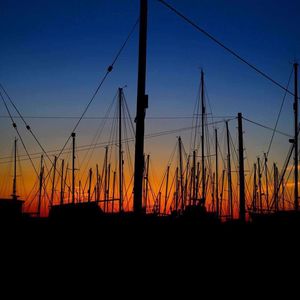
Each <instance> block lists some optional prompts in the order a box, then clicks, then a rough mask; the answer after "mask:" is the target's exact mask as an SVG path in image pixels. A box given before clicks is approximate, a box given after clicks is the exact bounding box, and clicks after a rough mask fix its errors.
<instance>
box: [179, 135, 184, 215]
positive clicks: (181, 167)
mask: <svg viewBox="0 0 300 300" xmlns="http://www.w3.org/2000/svg"><path fill="white" fill-rule="evenodd" d="M178 150H179V172H180V194H181V209H182V210H183V208H184V195H183V193H184V192H183V165H182V142H181V137H179V138H178Z"/></svg>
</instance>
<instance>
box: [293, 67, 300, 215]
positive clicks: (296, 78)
mask: <svg viewBox="0 0 300 300" xmlns="http://www.w3.org/2000/svg"><path fill="white" fill-rule="evenodd" d="M294 76H295V79H294V89H295V91H294V115H295V124H294V125H295V136H294V145H295V147H294V153H295V164H294V172H295V173H294V209H295V210H298V207H299V202H298V127H299V124H298V64H297V63H294Z"/></svg>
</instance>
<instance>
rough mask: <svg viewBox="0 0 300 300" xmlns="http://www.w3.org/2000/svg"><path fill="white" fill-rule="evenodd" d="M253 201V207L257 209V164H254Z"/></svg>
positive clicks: (254, 209)
mask: <svg viewBox="0 0 300 300" xmlns="http://www.w3.org/2000/svg"><path fill="white" fill-rule="evenodd" d="M252 198H253V202H252V209H253V211H256V208H257V203H256V201H257V183H256V164H254V176H253V197H252Z"/></svg>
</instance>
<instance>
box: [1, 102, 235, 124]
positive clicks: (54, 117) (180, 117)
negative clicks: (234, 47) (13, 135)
mask: <svg viewBox="0 0 300 300" xmlns="http://www.w3.org/2000/svg"><path fill="white" fill-rule="evenodd" d="M126 105H127V103H126ZM129 115H130V114H129ZM12 116H13V118H14V119H21V117H20V116H18V115H12ZM195 116H197V114H195V113H194V114H193V116H163V115H162V116H153V117H151V116H146V117H145V119H146V120H188V119H194V118H195ZM234 117H235V116H215V115H214V116H213V118H214V119H227V118H234ZM23 118H26V119H49V120H50V119H57V120H59V119H62V120H66V119H70V120H72V119H76V120H77V119H78V118H79V116H31V115H29V116H23ZM113 118H114V117H105V116H101V117H83V118H82V119H83V120H102V119H106V120H110V119H113ZM0 119H9V116H6V115H0ZM126 119H129V120H130V121H131V122H133V120H134V118H132V117H131V116H130V117H126Z"/></svg>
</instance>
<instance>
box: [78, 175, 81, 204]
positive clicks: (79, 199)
mask: <svg viewBox="0 0 300 300" xmlns="http://www.w3.org/2000/svg"><path fill="white" fill-rule="evenodd" d="M78 189H79V190H78V202H79V203H80V202H81V180H79V188H78Z"/></svg>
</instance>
